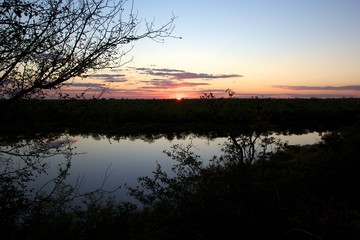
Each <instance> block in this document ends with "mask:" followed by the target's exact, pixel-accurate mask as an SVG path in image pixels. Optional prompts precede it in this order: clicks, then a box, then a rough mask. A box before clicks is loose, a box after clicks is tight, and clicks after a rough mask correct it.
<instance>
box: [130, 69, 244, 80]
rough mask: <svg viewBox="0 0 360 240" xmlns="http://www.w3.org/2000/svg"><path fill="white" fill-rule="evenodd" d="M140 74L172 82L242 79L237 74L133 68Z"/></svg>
mask: <svg viewBox="0 0 360 240" xmlns="http://www.w3.org/2000/svg"><path fill="white" fill-rule="evenodd" d="M135 70H137V71H139V72H140V73H141V74H148V75H152V76H158V77H170V79H173V80H184V79H218V78H235V77H242V75H238V74H220V75H213V74H207V73H192V72H186V71H184V70H178V69H166V68H135Z"/></svg>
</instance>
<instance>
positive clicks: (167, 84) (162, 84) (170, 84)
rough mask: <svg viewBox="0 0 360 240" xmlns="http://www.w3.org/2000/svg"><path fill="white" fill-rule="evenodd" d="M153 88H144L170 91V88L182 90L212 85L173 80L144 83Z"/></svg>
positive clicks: (156, 80)
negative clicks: (183, 88)
mask: <svg viewBox="0 0 360 240" xmlns="http://www.w3.org/2000/svg"><path fill="white" fill-rule="evenodd" d="M142 82H143V83H146V84H148V85H151V86H145V87H142V88H143V89H150V88H157V89H169V88H182V87H196V86H204V85H210V84H209V83H195V82H180V83H179V82H174V81H173V80H166V79H153V80H150V81H142Z"/></svg>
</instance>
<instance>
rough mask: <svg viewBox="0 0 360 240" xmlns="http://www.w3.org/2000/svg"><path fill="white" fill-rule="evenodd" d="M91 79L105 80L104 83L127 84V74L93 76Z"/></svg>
mask: <svg viewBox="0 0 360 240" xmlns="http://www.w3.org/2000/svg"><path fill="white" fill-rule="evenodd" d="M89 77H91V78H97V79H100V80H103V81H104V82H126V81H127V80H126V78H125V77H126V75H125V74H106V73H104V74H92V75H90V76H89Z"/></svg>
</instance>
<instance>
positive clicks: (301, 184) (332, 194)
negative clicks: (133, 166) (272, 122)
mask: <svg viewBox="0 0 360 240" xmlns="http://www.w3.org/2000/svg"><path fill="white" fill-rule="evenodd" d="M359 126H360V125H359V124H358V125H356V126H353V127H348V128H345V129H343V130H342V131H340V132H336V133H329V134H327V135H325V136H324V137H323V140H322V142H320V143H319V144H315V145H307V146H302V147H301V146H285V147H284V148H281V149H279V151H278V152H276V153H273V154H272V155H271V156H270V157H269V159H268V160H265V159H258V161H255V162H254V163H253V164H252V165H249V166H247V167H244V166H240V165H238V164H233V163H232V162H231V161H230V162H229V159H230V158H228V157H227V154H226V153H225V156H224V157H220V158H216V157H214V159H212V161H211V162H210V164H209V165H207V166H204V165H203V164H204V163H203V162H200V161H199V156H197V155H196V154H194V153H193V152H192V151H191V146H179V145H175V146H174V147H173V149H172V151H171V152H166V153H167V154H168V155H169V156H170V157H171V158H172V159H174V160H175V161H176V162H177V164H175V166H174V168H173V171H174V173H175V174H172V175H169V174H168V173H165V172H164V171H162V170H161V166H157V169H156V170H155V171H154V175H153V177H149V176H147V177H142V178H139V183H140V185H139V186H138V187H137V188H131V189H130V192H131V194H132V195H133V196H135V197H137V198H138V199H139V200H141V201H142V202H143V203H144V204H145V205H146V206H147V207H148V208H149V210H148V215H147V217H148V218H147V224H149V226H151V227H150V229H149V232H148V234H149V235H151V237H149V238H148V239H156V238H171V239H199V238H207V239H209V238H211V239H224V238H228V237H229V238H230V237H231V236H233V235H235V234H236V235H237V236H239V238H241V239H258V238H262V239H358V238H359V236H360V227H359V226H360V225H359V223H360V222H359V214H360V204H359V202H360V201H359V200H360V195H359V194H358V191H356V189H358V188H359V187H360V186H359V183H360V179H359V175H358V171H359V170H360V164H359V161H358V160H359V158H358V155H357V154H356V153H357V147H356V146H358V144H359V143H360V138H359V136H360V135H359V129H360V127H359ZM157 229H159V230H160V229H161V231H158V232H157V231H156V230H157ZM150 232H151V233H150Z"/></svg>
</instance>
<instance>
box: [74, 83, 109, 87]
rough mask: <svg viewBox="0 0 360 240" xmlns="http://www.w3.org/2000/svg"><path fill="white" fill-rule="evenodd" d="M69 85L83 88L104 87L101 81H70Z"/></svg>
mask: <svg viewBox="0 0 360 240" xmlns="http://www.w3.org/2000/svg"><path fill="white" fill-rule="evenodd" d="M69 86H71V87H85V88H101V87H104V86H105V84H103V83H86V82H83V83H71V84H69Z"/></svg>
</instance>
